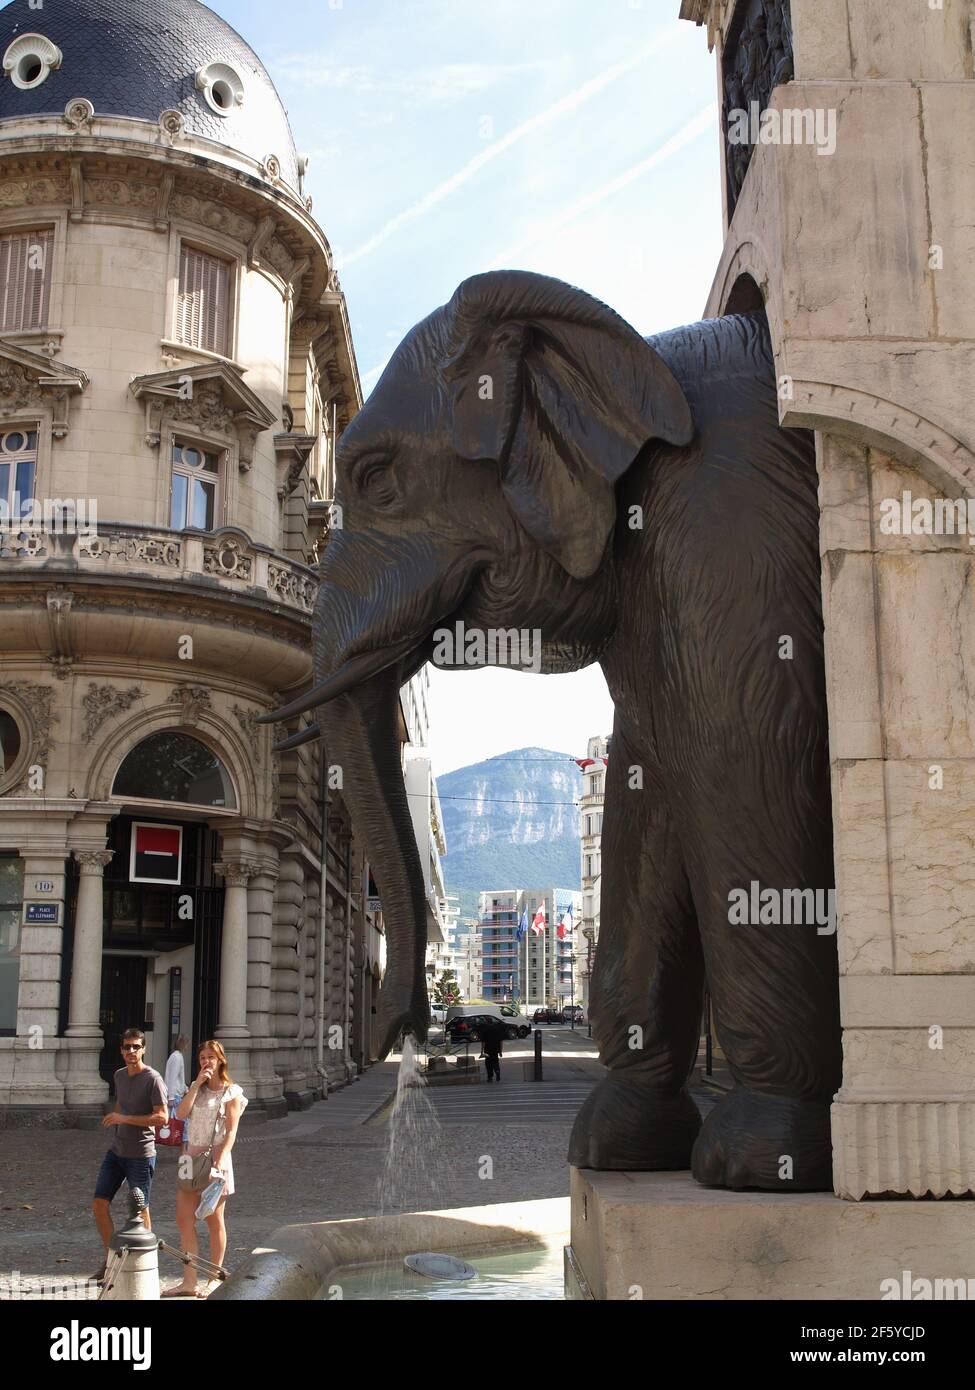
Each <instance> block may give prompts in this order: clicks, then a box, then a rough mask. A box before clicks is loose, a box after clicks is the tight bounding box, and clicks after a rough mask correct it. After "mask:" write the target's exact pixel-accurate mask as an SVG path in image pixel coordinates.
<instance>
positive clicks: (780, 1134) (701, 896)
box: [682, 719, 841, 1192]
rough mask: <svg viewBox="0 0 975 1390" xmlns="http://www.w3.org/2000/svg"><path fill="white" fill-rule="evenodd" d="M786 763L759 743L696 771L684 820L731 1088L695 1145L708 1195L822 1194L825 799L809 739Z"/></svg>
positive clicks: (822, 774) (826, 1125)
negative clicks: (713, 1190) (714, 1191)
mask: <svg viewBox="0 0 975 1390" xmlns="http://www.w3.org/2000/svg"><path fill="white" fill-rule="evenodd" d="M793 727H794V729H795V730H796V735H795V737H796V739H797V741H798V740H799V739H801V738H802V737H803V736H804V735H805V734H806V733H807V732H808V730H804V729H803V725H802V721H801V719H797V720H795V721H794V726H793ZM742 742H743V743H744V742H745V739H744V738H743V739H742ZM807 749H811V750H813V751H812V752H806V750H807ZM789 752H790V750H789V745H788V743H787V741H786V738H785V736H783V737H782V739H781V747H776V745H775V743H774V742H773V743H772V746H771V749H770V748H768V747H764V746H761V745H760V744H759V743H758V741H757V740H756V741H755V742H754V744H753V745H752V746H751V747H750V748H748V747H745V748H741V747H740V748H739V750H738V756H737V757H736V758H735V760H734V765H733V770H731V771H729V770H728V769H727V768H724V767H720V766H717V765H716V766H714V768H713V769H709V768H705V767H703V766H699V767H698V769H697V774H696V776H695V778H694V779H693V780H694V796H693V799H692V798H690V797H689V798H688V805H687V806H686V807H685V808H684V809H683V810H682V816H683V815H684V814H685V812H686V814H687V820H688V830H687V834H686V835H685V836H683V837H682V843H683V845H684V852H685V854H686V856H687V862H688V868H689V873H690V875H691V880H692V882H693V884H694V895H695V902H696V905H697V913H698V920H699V922H700V925H701V935H702V939H703V942H704V951H705V959H706V962H707V975H708V982H709V987H710V990H711V998H712V1002H713V1005H714V1017H715V1028H716V1032H717V1035H718V1039H719V1042H720V1044H721V1047H722V1049H723V1050H724V1053H725V1056H726V1058H727V1062H728V1067H729V1070H730V1072H731V1074H732V1077H733V1079H734V1083H735V1085H734V1089H733V1090H732V1091H731V1092H730V1094H729V1095H728V1096H727V1097H726V1098H725V1099H724V1100H722V1101H721V1102H720V1103H719V1104H718V1105H716V1106H715V1107H714V1109H713V1110H712V1111H711V1112H710V1114H709V1115H708V1117H707V1119H706V1120H705V1123H704V1126H703V1128H702V1130H701V1133H700V1135H699V1136H698V1139H697V1141H696V1143H695V1146H694V1154H693V1161H692V1171H693V1174H694V1177H695V1178H696V1179H697V1180H698V1182H701V1183H705V1184H707V1185H709V1186H716V1187H730V1188H735V1189H742V1188H758V1189H761V1190H765V1191H772V1192H788V1191H826V1190H829V1189H830V1188H831V1187H832V1150H831V1142H830V1102H831V1100H832V1097H833V1094H834V1092H835V1091H836V1089H837V1087H838V1086H839V1084H840V1076H841V1049H840V1020H839V990H838V981H837V962H836V937H835V935H834V933H835V917H834V918H832V919H830V917H829V915H828V908H829V905H830V901H831V899H830V897H828V896H827V894H828V890H829V889H830V888H831V887H832V882H833V877H832V841H831V833H830V814H829V792H828V786H827V784H826V771H825V767H824V765H823V763H824V759H822V758H821V757H820V756H819V749H818V746H817V741H816V740H815V739H814V738H813V737H812V736H810V737H809V738H808V739H807V741H806V743H805V746H804V747H803V746H802V744H801V743H800V748H799V751H797V752H796V753H794V754H793V755H792V756H789ZM803 753H805V756H802V754H803ZM712 771H713V774H714V775H713V776H712V775H711V773H712ZM767 890H772V891H771V892H768V891H767ZM800 907H801V910H799V911H797V909H800ZM797 916H798V917H800V918H801V920H796V917H797Z"/></svg>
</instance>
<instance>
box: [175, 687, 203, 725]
mask: <svg viewBox="0 0 975 1390" xmlns="http://www.w3.org/2000/svg"><path fill="white" fill-rule="evenodd" d="M166 703H167V704H168V705H179V707H180V723H181V724H188V725H190V726H193V725H196V724H199V722H200V716H201V715H202V713H203V711H204V710H208V709H212V708H213V706H212V704H211V703H210V692H209V690H208V689H207V687H206V686H205V685H177V686H176V687H175V688H174V690H173V693H172V694H171V695H170V697H169V699H168V700H167V701H166Z"/></svg>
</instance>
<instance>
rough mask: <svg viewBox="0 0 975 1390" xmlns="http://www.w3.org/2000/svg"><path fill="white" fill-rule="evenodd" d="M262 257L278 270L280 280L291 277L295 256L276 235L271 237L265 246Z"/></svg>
mask: <svg viewBox="0 0 975 1390" xmlns="http://www.w3.org/2000/svg"><path fill="white" fill-rule="evenodd" d="M264 259H265V261H267V263H268V265H270V266H272V267H273V268H274V269H275V270H276V271H277V272H278V274H279V275H280V276H281V278H282V280H290V279H291V275H292V272H293V270H294V265H295V258H294V256H292V254H291V252H290V251H289V250H288V248H287V246H285V244H284V242H283V241H281V240H280V239H279V238H278V237H272V238H271V240H270V241H269V242H268V243H267V245H266V246H265V248H264Z"/></svg>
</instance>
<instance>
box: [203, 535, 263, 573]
mask: <svg viewBox="0 0 975 1390" xmlns="http://www.w3.org/2000/svg"><path fill="white" fill-rule="evenodd" d="M203 568H204V571H205V572H206V573H207V574H216V575H219V576H220V577H221V578H222V579H243V580H246V581H247V582H248V583H249V582H250V581H251V579H253V576H254V561H253V559H252V558H251V556H250V555H248V554H247V551H246V547H245V546H244V545H243V544H242V543H241V542H240V541H239V540H237V539H236V538H235V537H233V536H228V537H227V538H226V539H222V540H220V541H219V543H218V544H217V545H215V546H212V545H205V546H204V547H203Z"/></svg>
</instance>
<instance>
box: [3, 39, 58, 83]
mask: <svg viewBox="0 0 975 1390" xmlns="http://www.w3.org/2000/svg"><path fill="white" fill-rule="evenodd" d="M25 59H28V60H30V59H33V60H34V62H35V64H36V65H39V71H38V72H37V75H36V76H35V75H33V74H31V75H30V76H24V75H23V73H22V70H21V65H22V64H23V63H24V60H25ZM63 61H64V54H63V53H62V52H61V50H60V48H58V46H57V44H56V43H52V41H51V40H50V39H49V38H46V37H45V36H44V35H43V34H19V35H18V36H17V38H15V39H14V40H13V42H12V43H11V44H9V45H8V47H7V50H6V52H5V53H4V55H3V70H4V72H5V73H6V75H7V76H8V77H9V78H10V80H11V82H12V83H13V84H14V86H15V87H19V88H20V89H21V90H22V91H31V90H32V89H33V88H35V87H39V86H40V85H41V83H42V82H45V81H46V80H47V78H48V77H49V76H50V74H51V73H52V72H53V71H54V70H55V69H57V68H59V67H60V66H61V64H62V62H63Z"/></svg>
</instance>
